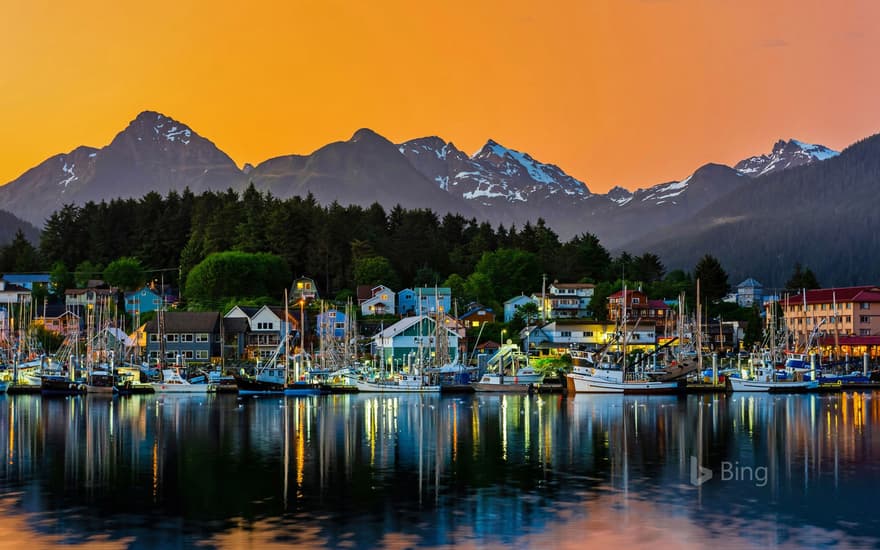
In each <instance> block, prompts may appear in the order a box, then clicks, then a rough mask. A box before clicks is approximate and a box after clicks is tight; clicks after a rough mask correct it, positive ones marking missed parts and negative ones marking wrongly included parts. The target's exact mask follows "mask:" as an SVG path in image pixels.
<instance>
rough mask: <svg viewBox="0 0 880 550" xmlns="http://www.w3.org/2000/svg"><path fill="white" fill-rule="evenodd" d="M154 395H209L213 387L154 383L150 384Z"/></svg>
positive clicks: (207, 385)
mask: <svg viewBox="0 0 880 550" xmlns="http://www.w3.org/2000/svg"><path fill="white" fill-rule="evenodd" d="M150 385H151V386H152V387H153V391H154V392H156V393H197V394H200V393H210V392H211V391H213V389H214V387H213V385H211V384H164V383H162V382H155V383H153V384H150Z"/></svg>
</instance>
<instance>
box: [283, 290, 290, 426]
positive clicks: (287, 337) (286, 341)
mask: <svg viewBox="0 0 880 550" xmlns="http://www.w3.org/2000/svg"><path fill="white" fill-rule="evenodd" d="M289 358H290V316H289V311H288V308H287V288H285V289H284V383H285V384H288V383H289V382H290V365H289V364H288V363H287V361H288V360H289ZM285 417H286V414H285Z"/></svg>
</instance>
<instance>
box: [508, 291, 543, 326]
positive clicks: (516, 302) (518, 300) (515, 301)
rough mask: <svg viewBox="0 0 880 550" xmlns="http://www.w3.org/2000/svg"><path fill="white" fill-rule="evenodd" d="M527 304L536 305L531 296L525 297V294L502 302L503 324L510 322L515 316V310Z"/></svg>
mask: <svg viewBox="0 0 880 550" xmlns="http://www.w3.org/2000/svg"><path fill="white" fill-rule="evenodd" d="M529 302H531V303H534V304H535V305H538V302H536V301H535V300H534V299H533V298H532V297H531V296H526V295H525V294H521V295H519V296H515V297H513V298H511V299H510V300H507V301H506V302H504V322H505V323H509V322H510V321H512V320H513V316H514V315H516V310H517V308H519V307H520V306H522V305H523V304H528V303H529Z"/></svg>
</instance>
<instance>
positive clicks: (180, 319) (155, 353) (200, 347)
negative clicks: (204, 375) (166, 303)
mask: <svg viewBox="0 0 880 550" xmlns="http://www.w3.org/2000/svg"><path fill="white" fill-rule="evenodd" d="M161 317H162V318H163V321H164V322H163V324H164V330H163V336H164V338H163V340H164V342H163V341H160V335H159V319H158V318H156V319H153V320H151V321H150V322H148V323H147V325H146V327H144V332H145V334H146V336H147V338H146V340H147V341H146V351H147V354H146V357H147V358H148V359H149V360H150V361H151V362H152V361H158V360H160V359H161V360H162V362H163V363H165V364H168V363H171V362H175V361H180V362H181V363H182V364H189V363H209V362H210V361H211V358H213V357H219V356H220V314H219V313H218V312H216V311H205V312H201V311H198V312H197V311H166V312H164V313H162V315H161ZM163 346H164V350H165V357H164V358H160V354H161V350H162V349H163Z"/></svg>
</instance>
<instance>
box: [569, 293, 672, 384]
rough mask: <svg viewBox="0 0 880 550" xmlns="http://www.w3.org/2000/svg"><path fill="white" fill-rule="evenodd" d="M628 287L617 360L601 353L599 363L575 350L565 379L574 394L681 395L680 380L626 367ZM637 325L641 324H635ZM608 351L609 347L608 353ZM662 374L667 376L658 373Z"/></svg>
mask: <svg viewBox="0 0 880 550" xmlns="http://www.w3.org/2000/svg"><path fill="white" fill-rule="evenodd" d="M626 297H627V292H626V285H624V287H623V300H622V306H621V307H622V312H621V316H620V319H621V324H620V331H619V335H618V336H617V337H616V338H615V340H617V341H620V343H621V350H620V355H619V357H617V358H616V359H612V357H611V356H610V355H609V354H608V353H607V352H605V353H602V355H601V356H600V359H599V360H598V361H597V360H596V359H595V357H594V355H593V354H592V353H590V352H587V351H582V352H576V351H572V362H573V364H574V366H573V367H572V372H570V373H568V374H567V375H566V376H567V377H568V379H569V380H570V381H571V386H570V387H573V389H574V392H575V393H624V394H664V393H678V392H680V391H681V390H682V389H683V385H682V384H680V383H679V382H678V381H674V380H667V381H661V380H657V379H656V378H655V377H654V376H652V373H649V372H647V371H645V370H638V369H635V368H628V367H627V363H626V361H627V357H626V344H627V337H628V334H627V330H628V329H627V314H626ZM636 326H638V322H637V323H636ZM607 349H608V346H606V348H605V350H607ZM657 374H658V375H662V374H665V373H662V372H660V373H657Z"/></svg>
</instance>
